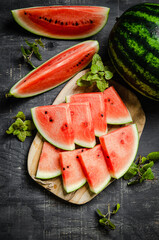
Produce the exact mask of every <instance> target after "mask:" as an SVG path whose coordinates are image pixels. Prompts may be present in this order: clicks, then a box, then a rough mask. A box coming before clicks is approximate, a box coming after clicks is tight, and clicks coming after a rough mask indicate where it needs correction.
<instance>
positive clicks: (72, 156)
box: [60, 149, 86, 193]
mask: <svg viewBox="0 0 159 240" xmlns="http://www.w3.org/2000/svg"><path fill="white" fill-rule="evenodd" d="M84 151H86V149H77V150H74V151H69V152H68V151H66V152H61V153H60V163H61V170H62V179H63V186H64V189H65V191H66V192H67V193H69V192H73V191H75V190H77V189H78V188H80V187H82V186H83V185H84V184H85V183H86V177H85V175H84V173H83V171H82V168H81V165H80V163H79V160H78V159H79V156H78V155H79V154H80V153H81V152H84Z"/></svg>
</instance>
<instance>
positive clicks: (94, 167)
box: [79, 144, 111, 193]
mask: <svg viewBox="0 0 159 240" xmlns="http://www.w3.org/2000/svg"><path fill="white" fill-rule="evenodd" d="M79 161H80V163H81V166H82V169H83V172H84V174H85V176H86V179H87V182H88V184H89V187H90V190H91V191H92V192H93V193H99V192H101V191H102V190H103V189H104V188H105V187H106V186H107V185H108V183H109V181H110V179H111V176H110V174H109V171H108V168H107V164H106V160H105V157H104V154H103V151H102V148H101V145H100V144H99V145H96V146H95V147H94V148H92V149H89V150H87V151H85V152H82V153H81V154H79Z"/></svg>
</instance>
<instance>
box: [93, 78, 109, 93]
mask: <svg viewBox="0 0 159 240" xmlns="http://www.w3.org/2000/svg"><path fill="white" fill-rule="evenodd" d="M96 84H97V88H98V89H99V91H101V92H104V90H105V89H106V88H107V87H108V86H109V84H108V82H106V81H105V80H100V81H96Z"/></svg>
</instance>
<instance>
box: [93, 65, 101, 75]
mask: <svg viewBox="0 0 159 240" xmlns="http://www.w3.org/2000/svg"><path fill="white" fill-rule="evenodd" d="M98 71H99V69H98V66H97V65H96V64H93V65H92V66H91V72H92V73H93V74H96V73H97V72H98Z"/></svg>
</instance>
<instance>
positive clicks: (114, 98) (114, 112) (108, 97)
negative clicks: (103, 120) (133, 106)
mask: <svg viewBox="0 0 159 240" xmlns="http://www.w3.org/2000/svg"><path fill="white" fill-rule="evenodd" d="M103 96H104V102H105V104H106V111H107V123H108V124H114V125H115V124H125V123H130V122H132V118H131V115H130V113H129V111H128V109H127V107H126V106H125V104H124V103H123V101H122V99H121V98H120V96H119V94H118V93H117V92H116V90H115V89H114V87H113V86H111V87H109V88H107V89H106V90H105V91H104V92H103Z"/></svg>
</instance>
